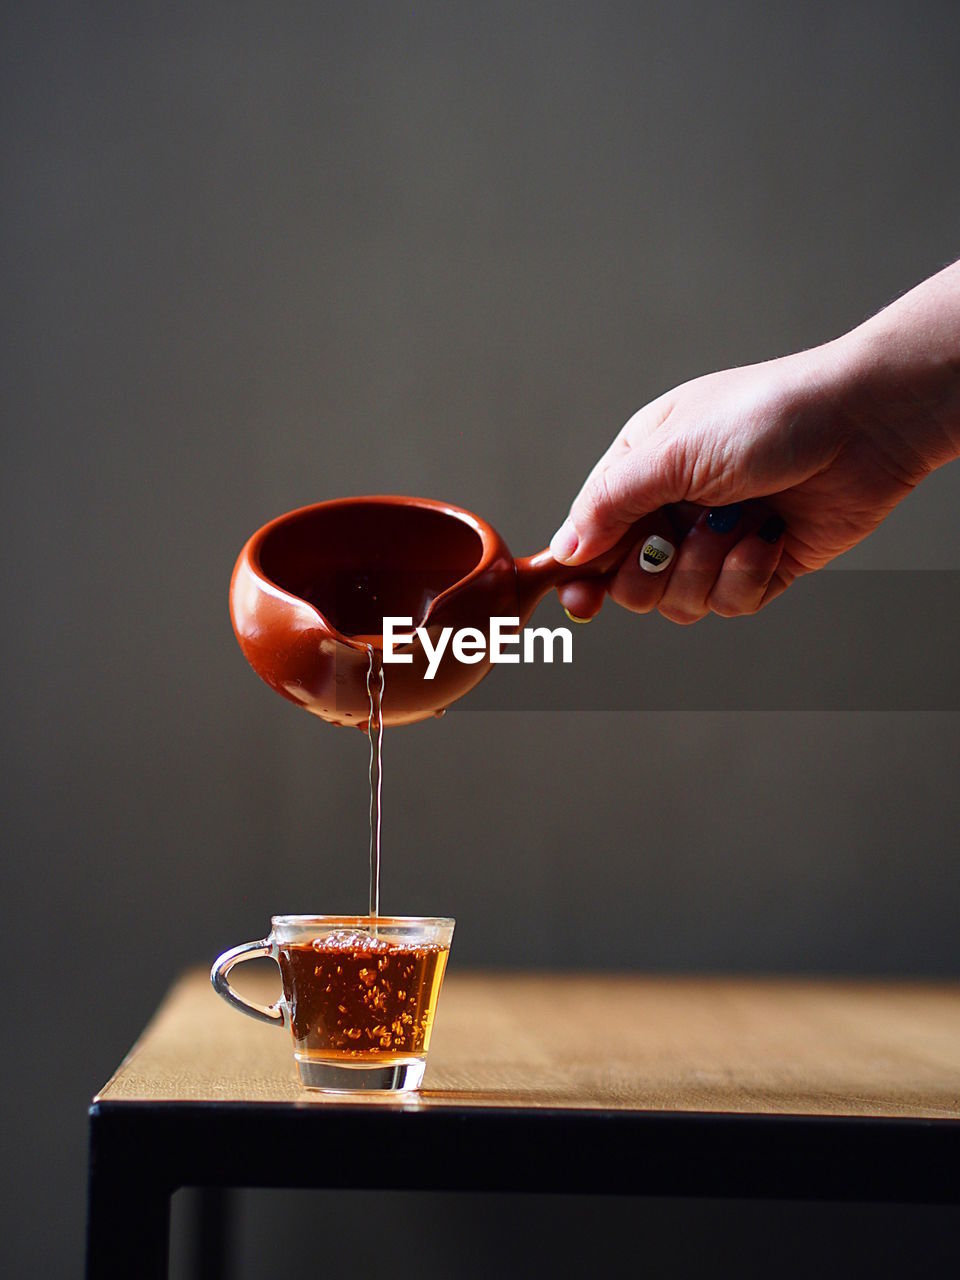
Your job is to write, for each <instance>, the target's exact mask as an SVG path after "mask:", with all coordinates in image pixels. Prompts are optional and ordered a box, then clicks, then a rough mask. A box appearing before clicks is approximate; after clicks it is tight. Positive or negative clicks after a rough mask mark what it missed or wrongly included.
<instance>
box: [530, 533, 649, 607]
mask: <svg viewBox="0 0 960 1280" xmlns="http://www.w3.org/2000/svg"><path fill="white" fill-rule="evenodd" d="M636 540H637V533H636V530H635V528H631V529H628V530H627V532H626V533H625V534H624V535H623V537H622V538H621V539H620V540H619V542H617V543H615V544H614V545H613V546H612V547H610V548H609V550H607V551H604V553H603V554H602V555H599V556H597V558H596V559H595V560H588V561H587V562H586V564H576V565H573V564H561V563H560V561H559V560H554V558H553V556H552V555H551V554H550V549H549V547H548V548H546V549H545V550H544V551H538V552H537V553H536V555H532V556H520V557H519V558H518V559H517V561H516V570H517V590H518V594H519V596H520V607H521V609H522V610H523V611H524V612H526V610H528V609H529V610H533V609H535V608H536V606H537V605H538V604H539V603H540V601H541V600H542V599H543V597H544V596H545V595H546V594H547V592H548V591H552V590H553V588H554V587H561V586H563V584H564V583H565V582H579V581H581V579H583V578H603V577H606V576H607V574H610V573H613V571H614V570H616V569H619V568H620V565H621V564H622V563H623V561H624V560H625V559H626V558H627V555H628V554H629V552H630V549H631V548H632V547H633V545H634V543H635V542H636Z"/></svg>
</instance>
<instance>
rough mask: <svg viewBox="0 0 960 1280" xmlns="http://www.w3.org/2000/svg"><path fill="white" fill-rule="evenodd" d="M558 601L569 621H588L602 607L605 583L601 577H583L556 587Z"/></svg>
mask: <svg viewBox="0 0 960 1280" xmlns="http://www.w3.org/2000/svg"><path fill="white" fill-rule="evenodd" d="M557 594H558V595H559V596H560V603H561V604H562V605H563V609H564V612H565V613H566V615H567V617H568V618H569V619H570V621H571V622H589V621H590V620H591V618H595V617H596V616H597V614H598V613H599V612H600V610H601V609H602V608H603V602H604V600H605V599H606V595H607V584H606V582H605V581H604V580H603V578H584V579H583V580H581V581H580V582H568V583H566V584H565V585H564V586H562V587H560V588H559V589H558V592H557Z"/></svg>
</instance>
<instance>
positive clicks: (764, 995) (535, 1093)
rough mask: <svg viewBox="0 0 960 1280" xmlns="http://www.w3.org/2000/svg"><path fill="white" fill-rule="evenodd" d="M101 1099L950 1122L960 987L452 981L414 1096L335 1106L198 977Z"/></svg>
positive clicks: (955, 1093)
mask: <svg viewBox="0 0 960 1280" xmlns="http://www.w3.org/2000/svg"><path fill="white" fill-rule="evenodd" d="M237 978H238V982H237V985H238V987H242V989H243V990H244V992H245V993H246V994H248V995H250V996H251V997H252V998H254V999H260V1000H263V1001H269V1000H272V999H274V998H275V997H276V994H277V989H278V983H274V982H271V981H270V980H269V979H267V978H266V977H265V976H263V975H259V974H246V975H244V976H243V979H242V981H241V979H240V975H239V973H238V974H237ZM94 1101H95V1102H96V1103H98V1104H99V1105H101V1106H102V1105H103V1104H110V1105H113V1104H119V1105H122V1104H124V1103H139V1104H144V1103H170V1102H177V1103H184V1102H186V1103H208V1104H209V1103H218V1102H219V1103H249V1104H253V1105H254V1106H255V1105H256V1104H272V1105H281V1106H282V1105H284V1104H288V1105H290V1106H293V1107H303V1106H319V1107H322V1106H325V1105H336V1106H337V1107H340V1108H342V1107H344V1106H345V1105H346V1106H350V1105H353V1106H357V1107H362V1108H370V1107H373V1106H381V1105H387V1106H396V1105H403V1106H404V1108H405V1109H407V1110H409V1108H410V1107H411V1105H412V1106H413V1107H414V1108H415V1109H419V1108H423V1109H427V1110H434V1109H438V1108H440V1109H442V1108H450V1107H454V1108H468V1109H474V1108H510V1109H524V1110H529V1111H536V1110H544V1109H561V1110H572V1111H597V1110H600V1111H606V1112H625V1111H634V1112H661V1113H662V1112H701V1113H713V1114H717V1113H720V1114H731V1115H765V1116H847V1117H853V1116H857V1117H870V1116H873V1117H903V1118H911V1119H921V1118H928V1119H939V1120H953V1119H957V1118H960V984H930V983H913V982H911V983H901V982H897V983H888V982H864V981H855V982H854V981H840V980H806V979H804V980H799V979H784V978H753V979H748V978H699V977H696V978H695V977H644V976H638V975H632V974H606V975H599V974H597V975H585V974H577V975H563V974H535V973H528V974H518V973H504V974H498V973H460V972H457V971H456V970H454V971H453V972H451V973H450V974H449V975H448V977H447V979H446V981H445V983H444V989H443V992H442V995H441V999H440V1005H439V1010H438V1013H437V1019H436V1025H435V1028H434V1033H433V1042H432V1045H431V1049H430V1059H429V1064H428V1068H427V1074H426V1078H425V1080H424V1088H423V1091H422V1092H421V1094H420V1095H419V1096H418V1097H417V1098H416V1099H415V1100H414V1101H413V1102H412V1103H411V1101H410V1098H409V1095H408V1096H407V1098H406V1099H405V1100H404V1101H403V1103H402V1104H399V1103H398V1100H397V1099H395V1098H383V1097H377V1098H375V1099H372V1100H370V1099H367V1098H357V1099H356V1100H355V1101H351V1100H350V1099H349V1098H346V1099H345V1098H344V1096H343V1095H341V1096H340V1097H338V1098H337V1099H336V1100H335V1104H332V1103H331V1099H330V1098H329V1097H327V1096H325V1095H323V1094H319V1093H313V1092H309V1091H306V1090H303V1089H301V1088H300V1086H299V1085H298V1083H297V1078H296V1072H295V1068H294V1062H293V1056H292V1046H291V1041H290V1033H289V1030H287V1029H286V1028H280V1029H276V1028H271V1027H268V1026H266V1025H265V1024H263V1023H258V1022H255V1021H254V1020H253V1019H250V1018H245V1017H243V1016H242V1015H240V1014H239V1013H237V1012H236V1011H234V1010H232V1009H230V1008H229V1007H228V1006H227V1005H226V1004H225V1003H223V1002H222V1001H221V1000H219V999H218V998H217V996H216V995H215V994H214V992H213V991H212V989H211V987H210V983H209V980H208V978H207V975H206V974H205V973H201V972H192V973H189V974H187V975H186V976H185V977H183V978H182V979H181V980H180V981H179V982H178V983H177V984H176V986H174V988H173V989H172V990H171V992H170V993H169V995H168V996H167V998H166V1000H165V1001H164V1002H163V1004H162V1005H161V1007H160V1009H159V1010H158V1012H157V1014H156V1016H155V1017H154V1019H153V1020H152V1021H151V1023H150V1025H149V1026H148V1027H147V1029H146V1030H145V1031H144V1033H143V1035H142V1036H141V1037H140V1039H139V1040H138V1041H137V1043H136V1044H135V1045H134V1047H133V1049H132V1050H131V1052H130V1053H129V1054H128V1056H127V1058H126V1059H125V1060H124V1062H123V1064H122V1065H121V1066H120V1068H119V1069H118V1071H117V1072H116V1074H115V1075H114V1076H113V1077H112V1078H111V1079H110V1081H109V1082H108V1083H107V1084H106V1085H105V1086H104V1087H103V1089H102V1090H101V1091H100V1092H99V1094H98V1095H97V1097H96V1098H95V1099H94Z"/></svg>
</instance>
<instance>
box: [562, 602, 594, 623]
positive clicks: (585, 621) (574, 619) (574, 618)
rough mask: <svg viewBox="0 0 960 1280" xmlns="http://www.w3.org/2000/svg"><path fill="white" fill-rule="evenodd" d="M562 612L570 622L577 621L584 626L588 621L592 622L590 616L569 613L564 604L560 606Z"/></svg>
mask: <svg viewBox="0 0 960 1280" xmlns="http://www.w3.org/2000/svg"><path fill="white" fill-rule="evenodd" d="M562 608H563V612H564V613H565V614H566V615H567V617H568V618H569V619H570V621H571V622H579V623H580V625H581V626H585V625H586V624H587V623H588V622H592V621H593V619H592V618H578V617H577V615H576V614H575V613H571V612H570V610H569V609H568V608H567V607H566V605H563V606H562Z"/></svg>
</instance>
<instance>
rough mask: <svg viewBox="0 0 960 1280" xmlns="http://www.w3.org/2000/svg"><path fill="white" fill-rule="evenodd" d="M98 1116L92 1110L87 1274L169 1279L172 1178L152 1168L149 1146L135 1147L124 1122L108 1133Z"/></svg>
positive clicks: (102, 1278) (108, 1279)
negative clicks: (142, 1148) (169, 1178)
mask: <svg viewBox="0 0 960 1280" xmlns="http://www.w3.org/2000/svg"><path fill="white" fill-rule="evenodd" d="M97 1121H98V1117H97V1115H96V1114H95V1111H92V1112H91V1124H90V1170H89V1183H88V1188H89V1190H88V1194H89V1200H88V1207H87V1271H86V1275H87V1280H132V1277H136V1278H137V1280H167V1265H168V1255H169V1249H170V1195H171V1190H172V1188H171V1186H170V1183H169V1181H167V1180H165V1179H161V1178H160V1177H158V1176H157V1171H155V1170H153V1169H151V1160H150V1152H149V1150H147V1151H144V1150H139V1151H136V1150H131V1144H130V1142H128V1141H127V1140H126V1138H127V1137H128V1135H126V1134H124V1133H123V1129H122V1127H121V1129H120V1131H119V1133H118V1132H117V1130H116V1129H113V1131H112V1132H110V1131H108V1132H106V1133H105V1132H103V1131H102V1130H103V1126H101V1125H98V1123H97ZM129 1136H131V1137H132V1135H129ZM118 1137H119V1138H120V1139H121V1140H120V1141H116V1140H115V1139H116V1138H118Z"/></svg>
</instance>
